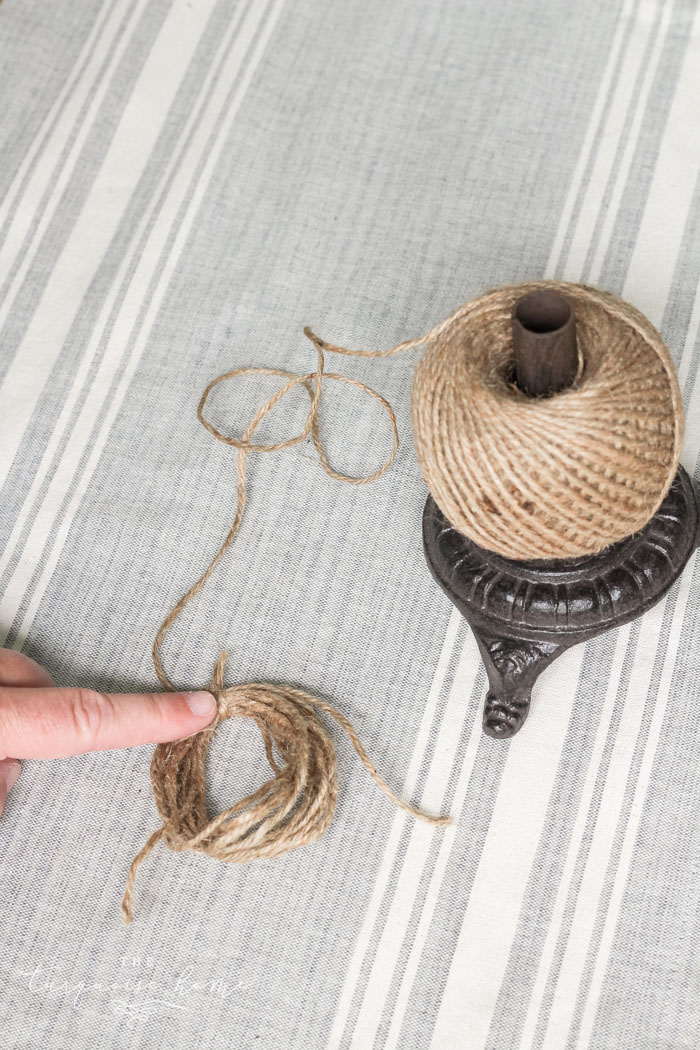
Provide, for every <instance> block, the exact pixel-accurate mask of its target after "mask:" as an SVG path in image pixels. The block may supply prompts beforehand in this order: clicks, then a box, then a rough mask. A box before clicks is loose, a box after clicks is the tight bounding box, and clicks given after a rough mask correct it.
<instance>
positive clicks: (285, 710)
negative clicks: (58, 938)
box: [122, 349, 450, 924]
mask: <svg viewBox="0 0 700 1050" xmlns="http://www.w3.org/2000/svg"><path fill="white" fill-rule="evenodd" d="M240 375H266V376H269V375H271V376H281V377H283V378H285V379H286V380H287V382H286V383H285V384H284V385H283V386H282V387H281V388H280V389H279V390H278V391H277V392H276V393H275V394H273V395H272V397H271V398H269V400H268V401H266V403H265V404H264V405H262V406H261V407H260V408H259V409H258V411H257V412H256V413H255V415H254V416H253V418H252V419H251V421H250V423H249V424H248V426H247V428H246V430H245V433H244V434H243V436H242V438H233V437H230V436H228V435H227V434H223V433H221V432H220V431H219V430H217V429H216V427H214V426H213V424H212V423H210V422H209V421H208V420H207V419H206V418H205V416H204V409H205V406H206V403H207V400H208V398H209V395H210V393H211V391H212V390H213V389H214V387H215V386H217V385H218V384H219V383H223V382H225V381H227V380H230V379H233V378H235V377H236V376H240ZM326 379H333V380H337V381H338V382H342V383H348V384H350V385H351V386H354V387H357V388H358V389H360V390H364V391H365V393H367V394H369V396H370V397H372V398H375V399H376V400H377V401H378V402H379V403H380V404H381V405H382V407H383V408H384V409H385V411H386V413H387V415H388V418H389V422H390V425H391V431H392V435H393V445H392V449H391V452H390V453H389V456H388V457H387V459H386V461H385V462H384V463H383V464H382V466H381V467H379V469H378V470H375V471H374V472H373V473H372V474H368V475H366V476H365V477H360V478H353V477H349V476H348V475H345V474H340V473H338V472H337V471H335V470H334V469H333V467H332V466H331V465H330V463H329V461H328V458H327V456H326V453H325V450H324V448H323V446H322V444H321V438H320V433H319V422H318V410H319V402H320V400H321V390H322V383H323V381H324V380H326ZM300 385H301V386H303V387H304V389H305V390H306V391H307V393H308V395H309V398H310V400H311V407H310V409H309V414H308V416H307V418H306V423H305V424H304V427H303V429H302V430H301V432H300V433H299V434H297V435H296V436H295V437H292V438H288V439H287V440H286V441H280V442H276V443H273V444H255V443H254V442H252V441H251V440H250V439H251V437H252V435H253V433H254V432H255V431H256V430H257V428H258V426H259V425H260V423H261V422H262V420H263V419H264V418H265V416H267V415H268V413H269V412H271V411H272V409H273V408H274V407H275V405H276V404H277V403H278V402H279V401H280V400H281V399H282V398H283V397H284V396H285V395H286V394H288V393H289V391H290V390H292V389H294V388H295V387H297V386H300ZM197 417H198V419H199V421H200V423H201V424H202V425H203V426H204V427H205V428H206V429H207V430H208V431H209V433H210V434H213V436H214V437H215V438H216V439H217V440H218V441H223V442H224V443H225V444H227V445H232V446H233V447H234V448H237V449H238V484H237V508H236V514H235V517H234V520H233V524H232V525H231V528H230V529H229V532H228V534H227V536H226V538H225V539H224V542H223V543H222V545H221V547H220V548H219V550H218V551H217V553H216V554H215V556H214V557H213V559H212V561H211V562H210V564H209V565H208V566H207V568H206V570H205V571H204V573H203V574H202V575H201V576H200V578H199V579H198V580H197V581H196V583H194V584H193V585H192V587H190V589H189V590H188V591H187V592H186V594H184V595H183V597H182V598H181V599H180V601H179V602H178V603H177V605H176V606H175V608H174V609H173V610H172V612H170V613H169V614H168V616H167V617H166V618H165V620H164V621H163V623H162V625H161V627H160V629H159V631H158V634H157V635H156V639H155V642H154V645H153V663H154V666H155V670H156V674H157V676H158V680H159V681H160V683H161V685H162V686H163V688H164V689H167V690H175V686H174V685H173V683H172V682H171V681H170V679H169V678H168V676H167V675H166V673H165V670H164V668H163V664H162V661H161V657H160V649H161V646H162V643H163V640H164V638H165V635H166V634H167V632H168V630H169V629H170V627H171V626H172V625H173V623H174V622H175V620H176V619H177V617H178V616H179V615H180V613H181V612H182V610H183V609H184V608H185V606H186V605H187V604H188V603H189V602H190V601H191V600H192V599H193V598H194V597H195V596H196V595H197V594H198V593H199V592H200V591H201V589H202V587H203V586H204V584H205V583H206V582H207V580H208V579H209V577H210V576H211V575H212V573H213V572H214V571H215V569H216V567H217V565H218V564H219V562H220V561H221V559H222V558H223V557H224V555H225V553H226V551H227V550H228V549H229V547H230V546H231V544H232V543H233V541H234V539H235V538H236V535H237V533H238V530H239V528H240V524H241V520H242V517H243V510H244V507H245V502H246V465H247V459H248V455H249V453H251V452H275V451H279V450H281V449H286V448H292V447H293V446H294V445H298V444H299V443H300V442H301V441H304V440H306V438H307V437H308V436H309V435H311V438H312V440H313V442H314V445H315V447H316V451H317V452H318V456H319V459H320V461H321V466H322V467H323V469H324V470H325V472H326V473H327V474H328V475H329V476H330V477H332V478H335V479H336V480H338V481H345V482H347V483H348V484H350V485H366V484H367V483H368V482H370V481H374V480H375V479H376V478H378V477H380V476H381V475H382V474H383V473H384V472H385V471H386V470H388V468H389V467H390V465H391V463H392V462H393V460H394V457H395V455H396V452H397V449H398V445H399V438H398V431H397V428H396V419H395V416H394V413H393V411H392V408H391V405H389V404H388V402H387V401H385V400H384V398H383V397H381V396H380V395H379V394H377V393H376V391H374V390H372V389H371V388H370V387H368V386H365V385H364V383H359V382H357V381H356V380H354V379H349V378H348V377H347V376H342V375H336V374H333V373H326V374H324V357H323V351H322V350H320V349H319V350H318V368H317V371H316V372H315V373H314V372H310V373H308V374H307V375H295V374H293V373H290V372H286V371H283V370H281V369H276V368H240V369H235V370H233V371H231V372H226V373H225V374H224V375H221V376H218V377H217V378H216V379H214V380H213V381H212V382H211V383H210V384H209V386H208V387H207V388H206V390H205V391H204V393H203V395H202V398H201V400H200V402H199V406H198V408H197ZM226 659H227V654H226V653H224V652H222V653H221V654H220V655H219V657H218V659H217V661H216V663H215V665H214V673H213V675H212V680H211V684H210V689H211V691H212V693H213V694H214V696H215V697H216V700H217V704H218V711H217V714H216V717H215V719H214V721H213V722H212V724H211V725H210V726H207V728H206V729H204V730H203V731H202V732H200V733H196V734H194V735H193V736H190V737H187V738H186V739H184V740H177V741H175V742H173V743H167V744H159V745H158V746H157V747H156V750H155V753H154V756H153V760H152V762H151V782H152V784H153V792H154V796H155V801H156V805H157V807H158V812H159V813H160V817H161V819H162V821H163V825H162V827H160V828H159V829H158V830H157V831H155V832H154V833H153V834H152V835H151V836H150V838H149V839H148V841H147V842H146V845H145V846H144V847H143V849H142V850H141V851H140V852H139V853H138V854H137V855H136V857H135V858H134V860H133V861H132V864H131V867H130V869H129V873H128V876H127V880H126V888H125V892H124V899H123V901H122V914H123V916H124V920H125V922H126V923H127V924H128V923H130V922H131V921H132V919H133V908H132V897H133V892H134V883H135V879H136V871H137V869H138V867H139V865H140V864H141V863H142V861H143V860H145V858H146V857H147V856H148V854H149V853H150V852H151V850H152V849H153V847H154V846H155V845H156V844H157V843H158V842H159V841H160V840H161V839H162V840H163V842H164V843H165V845H166V846H168V847H169V848H170V849H171V850H174V851H176V852H181V851H183V850H193V851H195V852H197V853H205V854H207V855H208V856H210V857H214V858H215V859H217V860H223V861H230V862H235V861H248V860H255V859H257V858H260V857H277V856H280V855H281V854H283V853H287V852H289V851H290V850H293V849H297V848H298V847H299V846H305V845H308V844H309V843H311V842H315V841H316V840H317V839H319V838H320V837H321V835H323V833H324V832H325V830H326V828H327V827H328V825H329V824H330V822H331V820H332V818H333V813H334V811H335V805H336V800H337V796H338V780H337V773H336V756H335V748H334V746H333V742H332V740H331V738H330V736H329V735H328V733H327V732H326V730H325V728H324V726H323V724H322V723H321V721H320V720H319V719H318V717H317V715H316V713H315V710H314V709H315V708H318V709H319V710H321V711H323V712H325V713H326V714H328V715H330V716H331V717H332V718H334V719H335V720H336V722H338V723H339V724H340V726H342V728H343V729H344V730H345V732H346V733H347V735H348V736H349V738H350V741H351V743H352V745H353V747H354V748H355V750H356V752H357V754H358V755H359V757H360V760H361V762H362V764H363V765H364V767H365V769H366V770H367V771H368V773H369V774H370V776H371V777H372V779H373V780H374V781H375V782H376V783H377V784H378V785H379V787H380V788H381V789H382V791H384V792H385V794H386V795H387V796H388V797H389V798H390V799H391V800H392V802H393V803H394V804H395V805H396V806H398V807H399V808H400V809H403V810H405V811H406V812H407V813H410V814H411V815H412V816H414V817H416V818H418V819H420V820H424V821H426V822H427V823H430V824H434V825H436V826H444V825H447V824H449V823H450V819H449V818H448V817H433V816H429V815H427V814H425V813H422V812H421V811H420V810H417V809H414V807H413V806H410V805H408V804H407V803H405V802H403V801H402V800H401V799H400V798H399V797H398V796H397V795H396V794H394V792H393V791H392V790H391V788H390V787H389V786H388V785H387V783H386V782H385V781H384V780H383V778H382V777H381V776H380V775H379V773H378V772H377V770H376V769H375V767H374V765H373V764H372V762H371V760H370V758H369V756H368V754H367V752H366V751H365V749H364V747H363V746H362V744H361V742H360V740H359V738H358V736H357V733H356V732H355V730H354V728H353V726H352V725H351V723H350V722H349V721H348V719H347V718H346V717H345V716H344V715H343V714H341V712H340V711H338V710H337V709H336V708H334V707H332V706H331V704H328V703H326V702H325V701H324V700H320V699H319V698H317V697H314V696H311V695H310V694H309V693H304V692H302V691H301V690H299V689H294V688H292V687H291V686H285V685H276V684H272V683H269V682H267V683H265V682H250V683H246V684H243V685H236V686H233V687H230V688H226V687H225V686H224V668H225V665H226ZM233 715H241V716H243V717H245V718H251V719H253V721H254V722H255V723H256V724H257V726H258V728H259V730H260V733H261V735H262V738H263V742H264V745H265V753H266V755H267V760H268V762H269V764H270V766H271V768H272V771H273V776H272V778H271V779H270V780H268V781H266V783H264V784H263V785H262V786H261V787H260V788H258V790H257V791H254V792H253V793H252V794H250V795H248V796H247V797H246V798H244V799H242V800H241V801H240V802H239V803H237V804H236V805H234V806H232V807H230V808H229V809H227V810H225V811H224V812H222V813H220V814H218V815H217V816H215V817H213V818H210V817H209V814H208V812H207V803H206V783H205V761H206V756H207V752H208V750H209V744H210V742H211V735H212V733H213V732H214V730H215V729H216V727H217V725H219V723H220V722H222V721H223V720H224V719H227V718H230V717H232V716H233Z"/></svg>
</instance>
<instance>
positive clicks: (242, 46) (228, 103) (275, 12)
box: [15, 0, 285, 649]
mask: <svg viewBox="0 0 700 1050" xmlns="http://www.w3.org/2000/svg"><path fill="white" fill-rule="evenodd" d="M284 3H285V0H274V2H273V3H272V4H271V5H270V9H269V13H268V15H267V21H266V22H265V25H264V28H263V30H262V31H261V33H260V36H259V38H258V41H257V43H256V44H255V47H254V49H253V52H252V56H251V58H250V60H249V62H248V64H247V65H246V66H245V70H244V72H243V74H242V76H241V78H240V82H239V85H238V87H237V89H236V91H235V94H234V96H233V98H232V99H230V100H229V99H226V100H225V116H224V119H223V120H222V122H221V125H220V127H219V128H218V131H217V132H216V137H215V140H214V143H213V145H212V148H211V150H210V152H209V153H208V155H207V158H206V161H205V163H204V165H203V167H202V170H201V172H199V174H198V175H197V177H196V183H195V185H194V189H193V192H192V194H191V196H190V197H189V200H188V201H187V208H186V211H185V213H184V215H183V216H182V218H181V219H180V220H179V221H177V222H176V230H177V232H176V235H175V237H174V238H173V240H172V243H171V245H170V248H169V250H168V256H167V261H166V264H165V266H164V267H163V270H162V272H161V273H160V276H159V277H158V278H157V282H156V287H155V289H154V292H153V296H152V298H151V301H150V302H149V304H148V307H147V309H146V313H145V317H144V318H143V323H142V324H141V327H140V328H139V331H138V335H137V338H136V340H135V342H134V346H133V349H132V350H131V352H130V354H129V356H128V358H127V360H126V362H124V363H123V365H122V368H121V369H120V371H119V375H120V380H119V384H118V386H117V388H116V390H115V392H114V396H113V397H112V398H111V400H110V401H109V408H108V409H107V412H106V414H105V416H104V418H103V420H102V423H101V425H100V427H99V431H98V433H97V436H96V438H95V441H94V444H93V445H92V446H91V452H90V457H89V459H88V461H87V463H86V466H85V470H84V473H83V475H82V477H81V478H80V480H79V482H78V484H77V486H76V488H75V491H74V492H73V495H72V497H71V500H70V503H69V506H68V509H67V511H66V515H65V517H64V519H63V521H62V522H61V525H60V527H59V529H58V533H57V536H56V539H55V542H54V543H53V545H52V547H51V550H50V552H49V554H48V556H47V558H46V561H45V563H44V567H43V570H42V573H41V576H40V578H39V581H38V583H37V587H36V590H35V591H34V594H33V595H32V598H31V601H30V603H29V606H28V608H27V611H26V613H25V615H24V618H23V620H22V624H21V626H20V629H19V631H18V636H17V639H16V642H15V648H18V649H20V648H21V647H22V645H23V643H24V639H25V638H26V635H27V632H28V630H29V629H30V628H31V625H32V623H33V621H34V617H35V615H36V612H37V610H38V608H39V605H40V603H41V600H42V598H43V596H44V593H45V591H46V588H47V586H48V584H49V581H50V580H51V577H52V575H53V572H54V570H55V567H56V565H57V563H58V559H59V558H60V556H61V552H62V550H63V546H64V544H65V540H66V537H67V535H68V530H69V529H70V526H71V523H72V521H73V518H74V516H75V514H76V512H77V510H78V508H79V506H80V503H81V500H82V498H83V495H84V493H85V490H86V488H87V486H88V484H89V482H90V479H91V477H92V474H93V472H94V470H95V467H96V466H97V463H98V462H99V459H100V456H101V455H102V451H103V449H104V446H105V443H106V441H107V439H108V437H109V432H110V430H111V427H112V425H113V423H114V419H115V417H116V415H117V412H118V411H119V408H120V407H121V404H122V401H123V400H124V396H125V394H126V391H127V390H128V388H129V384H130V383H131V380H132V378H133V375H134V372H135V370H136V367H137V365H138V363H139V361H140V359H141V355H142V353H143V351H144V348H145V346H146V344H147V342H148V338H149V336H150V333H151V329H152V327H153V325H154V323H155V320H156V317H157V314H158V310H159V309H160V306H161V303H162V301H163V297H164V296H165V293H166V291H167V288H168V286H169V284H170V280H171V278H172V275H173V272H174V270H175V267H176V265H177V263H178V260H179V259H180V258H181V254H182V250H183V246H184V244H185V241H186V239H187V237H188V236H189V234H190V231H191V229H192V225H193V222H194V220H195V217H196V215H197V212H198V210H199V207H200V205H201V203H202V199H203V197H204V194H205V192H206V189H207V187H208V185H209V182H210V180H211V177H212V175H213V173H214V170H215V167H216V164H217V162H218V160H219V157H220V155H221V151H222V149H223V147H224V145H225V142H226V137H227V136H228V134H229V132H230V130H231V127H232V126H233V123H234V120H235V118H236V116H237V114H238V110H239V108H240V105H241V102H242V101H243V99H244V97H245V94H246V92H247V90H248V86H249V84H250V81H251V78H252V77H253V75H254V73H255V71H256V69H257V67H258V64H259V62H260V59H261V58H262V55H263V53H264V50H265V48H266V46H267V42H268V40H269V38H270V35H271V33H272V31H273V29H274V27H275V24H276V22H277V19H278V17H279V13H280V11H281V9H282V7H283V6H284ZM266 6H267V0H253V3H252V4H251V6H250V8H249V11H248V13H247V14H246V17H245V20H244V22H243V25H242V26H241V30H240V34H239V36H238V37H237V39H236V42H235V45H234V47H233V48H232V51H231V57H230V59H229V73H231V74H232V75H233V76H232V77H231V78H230V79H233V77H234V76H235V74H236V73H237V72H238V71H239V69H240V68H241V67H242V65H243V61H244V58H245V53H246V51H247V49H248V48H249V47H250V45H251V44H252V41H253V39H254V37H255V34H256V32H257V31H258V29H259V27H260V24H261V23H262V22H263V21H264V18H265V14H266V11H265V8H266ZM209 123H210V122H209V121H208V122H207V128H209ZM211 124H212V125H215V124H216V119H213V120H211ZM203 131H204V129H200V128H198V134H199V133H200V132H202V134H201V135H200V138H203V141H204V142H205V143H206V138H204V135H203ZM198 141H199V140H198ZM191 159H192V158H191V157H189V158H188V164H190V161H191ZM190 166H191V167H195V165H194V164H191V165H190ZM184 170H185V169H184V168H183V169H181V171H182V172H184ZM187 170H188V171H189V167H188V169H187ZM179 174H180V172H178V176H179ZM162 214H163V213H161V215H162ZM176 215H177V213H175V217H176ZM147 258H148V256H147V254H146V253H144V255H143V256H142V262H143V264H144V265H146V260H147ZM133 283H134V285H136V286H139V285H141V281H140V280H139V278H138V275H137V277H136V279H135V281H134V282H133ZM132 320H133V318H126V319H125V318H123V317H120V318H119V319H118V321H117V323H116V324H115V331H116V330H117V328H118V327H119V325H122V324H127V323H128V330H127V333H129V332H131V322H132ZM135 320H136V326H138V325H139V324H140V320H139V318H138V317H136V318H135ZM113 336H114V332H113ZM114 337H115V339H116V341H117V342H119V336H118V335H116V336H114ZM125 341H126V340H125Z"/></svg>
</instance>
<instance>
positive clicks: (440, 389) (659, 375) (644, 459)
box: [313, 281, 683, 560]
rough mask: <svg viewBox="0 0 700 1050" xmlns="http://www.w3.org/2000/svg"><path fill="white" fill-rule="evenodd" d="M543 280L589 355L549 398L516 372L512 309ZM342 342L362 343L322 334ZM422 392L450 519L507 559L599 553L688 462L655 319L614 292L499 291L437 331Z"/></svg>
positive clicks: (652, 507)
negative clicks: (519, 381)
mask: <svg viewBox="0 0 700 1050" xmlns="http://www.w3.org/2000/svg"><path fill="white" fill-rule="evenodd" d="M541 289H551V290H553V291H558V292H561V293H562V294H563V295H565V296H566V298H567V299H568V300H569V302H570V303H571V305H572V307H573V310H574V316H575V321H576V331H577V334H578V344H577V345H578V351H579V368H578V373H577V376H576V378H575V380H574V382H573V384H572V385H571V386H570V387H568V388H567V389H565V390H562V391H561V392H559V393H557V394H555V395H553V396H551V397H546V398H533V397H529V396H528V395H527V394H525V393H523V391H521V390H520V389H519V388H518V387H517V385H516V384H515V382H514V378H513V368H512V363H513V341H512V331H511V313H512V309H513V305H514V304H515V302H516V301H517V300H518V299H520V298H521V297H522V296H524V295H527V294H528V293H530V292H535V291H538V290H541ZM313 338H314V340H315V342H316V345H317V346H319V347H321V348H323V349H324V350H331V351H334V352H336V353H356V351H349V350H346V349H345V348H343V347H337V346H333V345H332V344H329V343H326V342H325V341H324V340H319V339H318V338H317V337H313ZM421 343H425V344H426V346H427V349H426V351H425V354H424V355H423V357H422V359H421V361H420V362H419V364H418V367H417V369H416V375H415V380H414V385H413V394H412V399H411V415H412V420H413V437H414V441H415V446H416V452H417V455H418V462H419V464H420V468H421V471H422V473H423V476H424V478H425V481H426V484H427V485H428V488H429V489H430V492H431V494H432V496H433V499H434V500H435V502H436V503H437V505H438V507H439V508H440V510H441V511H442V512H443V514H444V515H445V516H446V518H447V519H448V520H449V521H450V523H451V524H452V525H453V526H454V527H455V528H456V529H457V530H458V531H459V532H462V533H463V534H464V535H465V536H468V537H469V538H470V539H472V540H474V542H475V543H478V544H479V546H481V547H485V548H487V549H488V550H492V551H495V552H497V553H498V554H501V555H503V556H504V557H506V558H513V559H518V560H524V559H531V558H534V559H537V558H571V557H577V556H582V555H587V554H596V553H598V552H599V551H601V550H603V548H605V547H607V546H609V545H610V544H611V543H615V542H616V541H617V540H621V539H624V537H625V536H629V535H631V534H632V533H634V532H637V531H638V530H639V529H641V528H642V527H643V526H644V525H646V523H647V522H648V521H649V520H650V518H652V517H653V515H654V514H655V513H656V511H657V510H658V509H659V507H660V505H661V503H662V501H663V499H664V497H665V495H666V493H667V492H668V489H669V487H670V485H671V482H672V481H673V478H674V476H675V474H676V471H677V469H678V461H679V458H680V453H681V448H682V444H683V402H682V399H681V393H680V388H679V385H678V378H677V376H676V372H675V368H674V365H673V361H672V359H671V355H670V353H669V351H668V348H667V347H666V345H665V344H664V342H663V340H662V339H661V336H660V335H659V333H658V332H657V331H656V329H655V328H654V327H653V325H652V324H651V323H650V322H649V321H648V320H647V319H646V318H645V317H644V316H643V314H641V313H640V312H639V311H638V310H636V309H635V308H634V307H633V306H631V305H630V304H629V303H627V302H625V301H624V300H622V299H619V298H618V297H617V296H614V295H612V294H610V293H609V292H603V291H600V290H599V289H597V288H591V287H588V286H586V285H582V284H571V283H568V282H565V281H531V282H528V283H525V284H513V285H507V286H506V287H503V288H497V289H495V290H494V291H490V292H487V293H486V294H484V295H482V296H480V297H479V298H478V299H475V300H473V301H472V302H470V303H467V304H466V305H465V306H462V307H460V308H459V309H458V310H456V311H455V312H454V313H453V314H451V316H450V317H448V318H447V319H446V320H444V321H441V322H440V324H438V325H437V326H436V327H435V328H434V329H433V330H432V331H431V332H430V333H429V334H428V335H427V336H423V337H421V338H420V339H414V340H410V341H408V342H405V343H400V344H399V345H398V346H396V347H392V348H391V349H390V350H385V351H379V352H373V351H370V352H365V356H388V355H390V354H395V353H399V352H400V351H402V350H407V349H409V348H411V347H413V346H417V345H419V344H421Z"/></svg>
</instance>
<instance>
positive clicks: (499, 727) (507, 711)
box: [483, 689, 530, 740]
mask: <svg viewBox="0 0 700 1050" xmlns="http://www.w3.org/2000/svg"><path fill="white" fill-rule="evenodd" d="M529 710H530V693H529V690H528V694H527V696H523V697H520V696H508V697H505V696H503V697H502V696H496V694H495V693H493V692H492V691H491V690H490V689H489V691H488V693H487V694H486V701H485V703H484V719H483V729H484V732H485V733H486V735H487V736H492V737H494V739H496V740H507V739H508V737H509V736H515V734H516V733H517V732H518V730H519V729H520V727H521V726H522V724H523V722H524V721H525V719H526V718H527V715H528V711H529Z"/></svg>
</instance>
